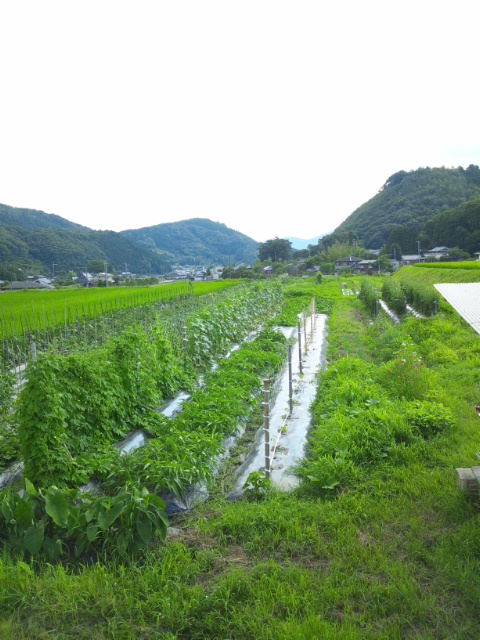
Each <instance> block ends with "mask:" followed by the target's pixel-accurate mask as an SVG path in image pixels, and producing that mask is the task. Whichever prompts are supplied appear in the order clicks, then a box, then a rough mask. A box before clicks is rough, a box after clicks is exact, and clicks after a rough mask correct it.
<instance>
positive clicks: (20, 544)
mask: <svg viewBox="0 0 480 640" xmlns="http://www.w3.org/2000/svg"><path fill="white" fill-rule="evenodd" d="M24 483H25V489H24V491H22V492H17V491H15V490H13V489H5V490H3V491H1V492H0V518H1V519H3V526H2V528H1V529H0V537H3V539H4V540H5V541H6V542H7V543H8V545H9V546H10V547H11V548H13V549H15V550H17V551H27V552H28V553H29V554H30V555H32V556H36V555H38V554H45V555H46V557H47V558H48V559H50V560H57V559H58V558H60V557H61V556H63V555H66V554H69V553H74V554H75V555H76V556H80V555H82V554H83V553H85V552H87V551H88V552H92V551H93V552H99V551H103V552H106V553H107V554H109V555H115V554H118V555H120V556H123V557H126V556H128V555H135V554H137V553H138V552H139V551H140V550H142V549H144V548H145V547H146V546H147V545H148V543H149V542H150V540H151V539H152V537H153V535H157V536H159V537H160V538H161V539H165V536H166V529H167V525H168V520H167V517H166V515H165V511H164V509H165V505H164V503H163V501H162V500H161V499H160V498H159V497H158V496H156V495H154V494H151V493H149V492H148V491H147V490H146V489H144V488H140V487H137V486H127V488H126V489H125V490H124V491H122V492H121V493H119V494H118V495H116V496H114V497H105V496H90V495H88V494H79V493H77V491H76V490H74V489H59V488H58V487H56V486H51V487H49V488H48V489H46V490H41V489H38V490H37V489H36V488H35V487H34V485H33V484H32V483H31V482H30V481H29V480H28V479H27V478H25V479H24Z"/></svg>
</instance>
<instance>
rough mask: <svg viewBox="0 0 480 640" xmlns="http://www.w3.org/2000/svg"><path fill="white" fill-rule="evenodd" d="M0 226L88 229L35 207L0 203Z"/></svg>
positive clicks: (31, 228)
mask: <svg viewBox="0 0 480 640" xmlns="http://www.w3.org/2000/svg"><path fill="white" fill-rule="evenodd" d="M0 227H22V228H24V229H30V230H32V231H33V230H34V229H70V230H73V229H77V230H82V231H90V229H89V228H88V227H83V226H82V225H81V224H76V223H75V222H70V221H69V220H66V219H65V218H62V217H60V216H57V215H55V214H54V213H45V212H44V211H38V210H37V209H22V208H19V207H11V206H9V205H7V204H0Z"/></svg>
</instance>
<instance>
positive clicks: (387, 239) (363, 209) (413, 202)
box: [335, 165, 480, 253]
mask: <svg viewBox="0 0 480 640" xmlns="http://www.w3.org/2000/svg"><path fill="white" fill-rule="evenodd" d="M479 196H480V169H479V167H478V166H476V165H470V166H469V167H468V168H467V169H463V168H462V167H458V168H456V169H446V168H445V167H441V168H429V167H426V168H421V169H416V170H415V171H409V172H407V171H399V172H398V173H395V174H394V175H392V176H390V178H388V180H387V181H386V182H385V184H384V185H383V187H382V188H381V189H380V191H379V193H377V195H376V196H374V197H373V198H371V199H370V200H368V202H365V203H364V204H362V205H361V206H360V207H359V208H358V209H356V210H355V211H354V212H353V213H352V214H351V215H350V216H349V217H348V218H347V219H346V220H345V221H344V222H343V223H342V224H341V225H340V226H339V227H338V228H337V229H336V230H335V233H339V232H348V233H354V234H356V236H357V238H358V240H359V241H360V242H361V243H362V244H363V245H364V246H366V247H367V248H370V249H378V248H380V247H382V246H383V245H384V244H391V243H393V242H395V243H398V244H399V245H400V246H401V247H402V251H403V252H405V253H409V252H413V251H416V250H417V244H416V243H417V240H418V239H422V237H423V236H421V235H420V234H421V231H422V229H423V228H424V226H425V225H426V224H427V223H428V222H429V220H431V219H432V218H433V217H434V216H435V215H436V214H439V213H441V212H444V211H446V210H449V209H452V208H454V207H458V206H459V205H461V204H463V203H465V202H468V201H469V200H474V199H475V198H477V197H479ZM434 237H439V236H438V235H437V236H435V235H434ZM424 239H425V241H427V238H424ZM432 242H433V243H434V244H435V243H436V242H437V241H436V240H435V241H433V240H432ZM438 242H439V241H438ZM442 244H447V245H448V246H454V243H453V244H452V240H451V239H448V241H446V242H443V241H442ZM423 248H425V249H426V248H427V247H426V246H425V247H423ZM428 248H431V247H428Z"/></svg>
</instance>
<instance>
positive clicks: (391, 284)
mask: <svg viewBox="0 0 480 640" xmlns="http://www.w3.org/2000/svg"><path fill="white" fill-rule="evenodd" d="M382 298H383V300H385V303H386V304H387V305H388V307H389V308H390V309H391V310H392V311H393V312H394V313H396V314H397V315H399V316H402V315H403V314H404V313H406V311H407V301H406V298H405V294H404V293H403V290H402V287H401V286H400V283H399V282H397V281H396V280H392V279H391V278H385V279H384V281H383V286H382Z"/></svg>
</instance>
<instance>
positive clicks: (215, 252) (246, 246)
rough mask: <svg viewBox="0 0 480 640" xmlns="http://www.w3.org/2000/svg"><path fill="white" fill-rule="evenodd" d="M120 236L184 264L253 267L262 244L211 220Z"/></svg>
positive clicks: (204, 219)
mask: <svg viewBox="0 0 480 640" xmlns="http://www.w3.org/2000/svg"><path fill="white" fill-rule="evenodd" d="M120 233H121V234H122V235H123V236H125V237H127V238H129V239H130V240H133V241H134V242H136V243H137V244H139V245H141V246H144V247H146V248H149V249H151V250H154V251H155V250H160V251H168V252H169V253H171V254H172V255H173V256H174V258H175V261H176V262H178V263H181V264H194V263H197V264H200V263H207V264H210V263H218V264H223V265H227V264H234V263H235V262H247V263H252V262H254V260H256V258H257V254H258V242H256V241H255V240H253V239H252V238H249V237H248V236H246V235H244V234H243V233H240V232H238V231H234V230H233V229H230V228H229V227H227V226H226V225H225V224H223V223H221V222H213V221H212V220H209V219H208V218H191V219H189V220H183V221H181V222H164V223H161V224H158V225H155V226H152V227H144V228H142V229H129V230H127V231H121V232H120Z"/></svg>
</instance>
